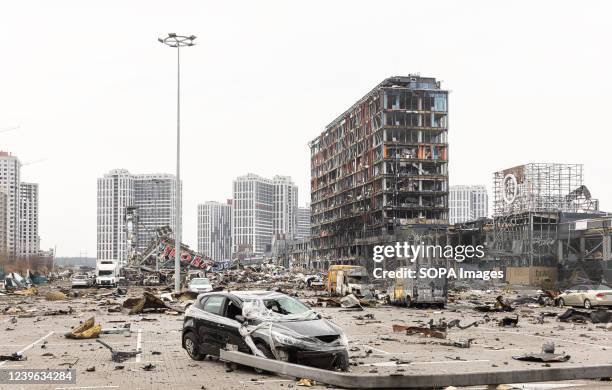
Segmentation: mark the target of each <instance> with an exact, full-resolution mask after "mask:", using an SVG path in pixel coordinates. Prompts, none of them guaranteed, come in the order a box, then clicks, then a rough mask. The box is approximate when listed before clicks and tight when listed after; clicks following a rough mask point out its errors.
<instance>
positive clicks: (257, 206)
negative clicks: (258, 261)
mask: <svg viewBox="0 0 612 390" xmlns="http://www.w3.org/2000/svg"><path fill="white" fill-rule="evenodd" d="M232 194H233V200H232V206H233V207H232V209H233V210H232V253H233V254H236V253H245V254H252V255H262V254H263V253H265V252H269V251H270V249H271V244H272V234H273V231H274V182H273V181H272V180H270V179H266V178H263V177H261V176H258V175H255V174H252V173H249V174H247V175H245V176H240V177H238V178H236V180H234V182H233V188H232Z"/></svg>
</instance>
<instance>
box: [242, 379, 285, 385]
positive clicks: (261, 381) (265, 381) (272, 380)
mask: <svg viewBox="0 0 612 390" xmlns="http://www.w3.org/2000/svg"><path fill="white" fill-rule="evenodd" d="M274 382H294V381H292V380H290V379H265V380H259V381H240V383H242V384H243V385H246V384H247V383H274Z"/></svg>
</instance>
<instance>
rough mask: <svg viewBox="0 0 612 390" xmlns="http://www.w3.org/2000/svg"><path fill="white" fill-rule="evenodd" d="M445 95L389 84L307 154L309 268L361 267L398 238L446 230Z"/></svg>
mask: <svg viewBox="0 0 612 390" xmlns="http://www.w3.org/2000/svg"><path fill="white" fill-rule="evenodd" d="M447 132H448V92H447V91H445V90H442V89H441V87H440V82H438V81H436V79H435V78H431V77H421V76H417V75H409V76H401V77H390V78H388V79H385V80H384V81H383V82H381V83H380V84H379V85H377V86H376V87H375V88H374V89H373V90H371V91H370V92H369V93H368V94H366V95H365V96H364V97H362V98H361V99H360V100H359V101H357V103H355V104H354V105H353V106H351V107H350V108H349V109H348V110H346V111H345V112H344V113H343V114H341V115H340V116H339V117H337V118H336V119H335V120H334V121H332V122H331V123H330V124H329V125H327V126H326V128H325V131H323V132H322V133H321V134H320V135H319V136H318V137H317V138H316V139H314V140H313V141H311V142H310V149H311V215H312V217H311V220H312V225H311V240H312V242H311V245H312V260H313V265H314V266H318V267H326V266H328V265H329V264H362V263H363V262H366V261H367V260H368V258H370V259H371V257H370V256H371V255H370V254H369V253H370V249H371V247H372V246H373V245H379V244H382V243H385V242H389V241H392V240H394V239H395V238H397V237H398V236H399V234H400V232H402V231H404V232H405V231H409V230H411V229H413V228H415V227H419V228H423V227H426V228H429V227H438V226H440V225H444V226H446V225H447V224H448V141H447Z"/></svg>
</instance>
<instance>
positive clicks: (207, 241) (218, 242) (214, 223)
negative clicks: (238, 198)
mask: <svg viewBox="0 0 612 390" xmlns="http://www.w3.org/2000/svg"><path fill="white" fill-rule="evenodd" d="M231 222H232V205H231V203H230V202H229V201H228V203H226V204H224V203H220V202H205V203H204V204H199V205H198V252H199V253H201V254H203V255H205V256H207V257H209V258H210V259H212V260H214V261H221V260H228V259H231V258H232V246H231V244H232V223H231Z"/></svg>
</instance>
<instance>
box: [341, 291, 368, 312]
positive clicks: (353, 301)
mask: <svg viewBox="0 0 612 390" xmlns="http://www.w3.org/2000/svg"><path fill="white" fill-rule="evenodd" d="M340 305H341V306H342V307H343V308H345V309H354V310H363V306H361V303H360V302H359V299H357V297H356V296H355V295H353V294H349V295H347V296H345V297H343V298H341V299H340Z"/></svg>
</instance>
